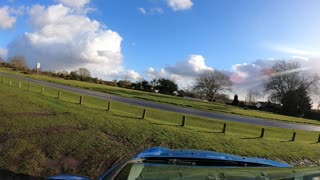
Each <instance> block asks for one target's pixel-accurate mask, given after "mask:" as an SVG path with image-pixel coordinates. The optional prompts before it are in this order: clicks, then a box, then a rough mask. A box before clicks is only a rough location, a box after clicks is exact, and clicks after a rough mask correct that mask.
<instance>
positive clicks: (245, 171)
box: [115, 163, 320, 180]
mask: <svg viewBox="0 0 320 180" xmlns="http://www.w3.org/2000/svg"><path fill="white" fill-rule="evenodd" d="M319 178H320V170H319V168H305V169H303V168H302V169H293V168H257V167H256V168H225V167H223V168H222V167H221V168H219V167H214V168H213V167H209V166H202V167H194V166H183V165H163V164H156V163H132V164H128V165H126V166H125V167H124V168H123V169H122V171H121V172H120V173H119V174H118V175H117V176H116V178H115V179H117V180H125V179H128V180H132V179H150V180H151V179H159V180H160V179H163V180H164V179H168V180H169V179H199V180H200V179H279V180H280V179H282V180H293V179H301V180H302V179H303V180H317V179H319Z"/></svg>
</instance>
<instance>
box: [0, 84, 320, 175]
mask: <svg viewBox="0 0 320 180" xmlns="http://www.w3.org/2000/svg"><path fill="white" fill-rule="evenodd" d="M0 81H1V78H0ZM10 81H11V85H9V82H10ZM18 84H19V81H18V80H16V79H11V78H5V82H0V123H1V126H0V154H1V155H0V157H1V158H0V167H1V168H7V169H10V170H13V171H16V172H22V173H28V174H32V175H41V176H48V175H53V174H59V173H75V174H79V175H85V176H89V177H96V176H98V175H99V174H101V173H102V172H103V171H104V170H106V169H107V168H109V167H111V166H112V165H113V164H115V163H117V162H119V161H121V160H124V159H127V158H130V157H132V156H133V155H134V154H136V153H138V152H140V151H142V150H144V149H146V148H148V147H152V146H164V147H169V148H188V149H204V150H213V151H218V152H225V153H232V154H237V155H243V156H255V157H264V158H269V159H273V160H278V161H282V162H287V163H291V164H293V165H298V166H299V165H311V164H313V165H319V164H320V158H319V157H320V151H319V148H320V143H316V141H317V139H318V135H319V134H318V133H315V132H304V131H296V132H297V137H296V140H295V141H294V142H292V141H290V139H291V137H292V133H293V131H291V130H288V129H279V128H270V127H265V128H266V132H265V137H264V138H259V136H260V130H261V127H259V126H254V125H247V124H239V123H228V124H227V131H226V133H225V134H223V133H221V130H222V126H223V123H224V122H223V121H219V120H214V119H206V118H200V117H194V116H187V121H186V126H185V127H180V124H181V119H182V115H181V114H177V113H171V112H166V111H159V110H155V109H147V116H146V118H145V119H141V115H142V112H143V108H142V107H138V106H132V105H128V104H123V103H117V102H112V106H111V111H106V106H107V101H106V100H101V99H97V98H93V97H87V96H85V97H84V99H83V100H84V101H83V102H84V104H82V105H80V104H79V96H80V95H79V94H74V93H70V92H62V94H61V98H60V99H57V94H58V91H59V90H58V89H53V88H45V90H44V93H43V94H41V88H42V87H41V86H39V85H36V84H31V89H29V83H27V82H22V87H21V88H19V87H18Z"/></svg>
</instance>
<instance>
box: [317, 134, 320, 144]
mask: <svg viewBox="0 0 320 180" xmlns="http://www.w3.org/2000/svg"><path fill="white" fill-rule="evenodd" d="M317 143H320V134H319V136H318V141H317Z"/></svg>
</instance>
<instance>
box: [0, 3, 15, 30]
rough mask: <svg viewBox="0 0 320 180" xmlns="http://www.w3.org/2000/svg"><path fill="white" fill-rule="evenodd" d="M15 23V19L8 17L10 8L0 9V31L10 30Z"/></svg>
mask: <svg viewBox="0 0 320 180" xmlns="http://www.w3.org/2000/svg"><path fill="white" fill-rule="evenodd" d="M15 23H16V17H13V16H10V8H9V7H7V6H4V7H1V8H0V29H5V30H6V29H11V28H12V27H13V26H14V25H15Z"/></svg>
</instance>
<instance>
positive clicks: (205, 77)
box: [194, 70, 232, 102]
mask: <svg viewBox="0 0 320 180" xmlns="http://www.w3.org/2000/svg"><path fill="white" fill-rule="evenodd" d="M231 86H232V82H231V81H230V79H229V77H228V76H227V75H225V74H223V73H222V72H220V71H217V70H214V71H210V70H208V71H204V72H203V73H201V74H200V75H199V77H198V78H197V79H196V84H195V86H194V89H195V90H196V91H197V92H198V93H199V94H201V95H202V94H203V95H205V96H206V97H207V99H208V100H209V101H211V102H212V101H214V98H215V95H216V94H217V93H219V92H225V91H231Z"/></svg>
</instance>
